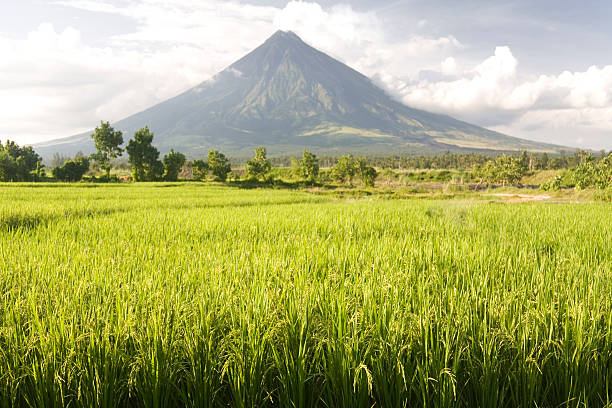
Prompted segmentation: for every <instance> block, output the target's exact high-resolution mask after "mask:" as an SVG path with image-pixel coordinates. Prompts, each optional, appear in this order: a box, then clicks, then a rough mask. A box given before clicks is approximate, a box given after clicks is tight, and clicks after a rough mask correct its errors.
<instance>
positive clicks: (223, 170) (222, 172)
mask: <svg viewBox="0 0 612 408" xmlns="http://www.w3.org/2000/svg"><path fill="white" fill-rule="evenodd" d="M207 161H208V167H209V169H210V171H211V172H212V174H213V176H215V177H216V178H217V180H219V181H225V180H227V175H228V174H229V172H230V171H232V167H231V165H230V162H229V159H228V158H227V157H225V155H224V154H223V153H220V152H218V151H217V150H209V151H208V156H207Z"/></svg>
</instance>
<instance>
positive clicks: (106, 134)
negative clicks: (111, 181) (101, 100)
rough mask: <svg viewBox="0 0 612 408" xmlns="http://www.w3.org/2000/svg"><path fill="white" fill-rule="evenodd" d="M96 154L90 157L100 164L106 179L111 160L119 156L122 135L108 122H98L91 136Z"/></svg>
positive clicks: (108, 174) (108, 175)
mask: <svg viewBox="0 0 612 408" xmlns="http://www.w3.org/2000/svg"><path fill="white" fill-rule="evenodd" d="M91 138H92V139H93V141H94V144H95V146H96V150H97V152H96V153H94V154H93V155H91V157H92V159H94V160H95V161H96V162H98V163H99V164H100V167H101V168H102V169H103V170H104V171H105V172H106V178H109V177H110V169H111V160H112V159H116V158H117V157H119V156H121V153H122V151H123V150H122V149H121V147H120V146H121V145H122V144H123V133H122V132H121V131H120V130H115V129H114V128H113V127H112V126H111V125H110V123H109V122H100V126H98V127H96V129H95V130H94V133H93V134H92V135H91Z"/></svg>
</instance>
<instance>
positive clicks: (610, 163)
mask: <svg viewBox="0 0 612 408" xmlns="http://www.w3.org/2000/svg"><path fill="white" fill-rule="evenodd" d="M572 180H573V182H574V185H575V186H576V189H578V190H582V189H585V188H588V187H596V188H598V189H602V190H603V189H605V188H607V187H612V153H610V154H609V155H608V156H606V157H603V158H602V159H601V160H599V161H596V160H595V158H594V157H593V155H592V154H590V153H589V154H588V155H586V156H585V158H584V160H583V161H582V163H580V164H579V165H578V166H577V167H576V168H575V169H574V170H573V171H572Z"/></svg>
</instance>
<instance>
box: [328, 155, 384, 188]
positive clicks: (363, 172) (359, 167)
mask: <svg viewBox="0 0 612 408" xmlns="http://www.w3.org/2000/svg"><path fill="white" fill-rule="evenodd" d="M356 175H359V177H360V179H361V183H362V184H363V185H364V186H366V187H372V186H374V181H375V180H376V177H377V176H378V173H377V172H376V170H375V169H374V168H373V167H371V166H368V164H367V160H366V159H365V158H355V157H353V155H351V154H348V155H345V156H342V157H340V158H339V159H338V162H337V163H336V164H335V165H334V166H333V167H332V169H331V178H332V179H333V180H335V181H337V182H340V183H346V182H348V183H349V184H352V183H353V178H354V177H355V176H356Z"/></svg>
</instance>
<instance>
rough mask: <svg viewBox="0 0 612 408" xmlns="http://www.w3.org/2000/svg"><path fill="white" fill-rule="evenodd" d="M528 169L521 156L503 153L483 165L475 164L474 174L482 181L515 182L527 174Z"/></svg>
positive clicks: (504, 183)
mask: <svg viewBox="0 0 612 408" xmlns="http://www.w3.org/2000/svg"><path fill="white" fill-rule="evenodd" d="M525 172H526V169H525V167H523V164H522V163H521V159H520V158H516V157H512V156H507V155H505V154H502V155H501V156H499V157H497V158H496V159H495V160H489V161H487V162H486V163H485V164H484V165H483V166H479V165H476V166H474V171H473V173H474V175H475V176H476V177H477V178H480V180H481V182H487V183H502V184H503V185H506V184H514V183H517V182H519V181H520V180H521V178H523V176H524V175H525Z"/></svg>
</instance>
